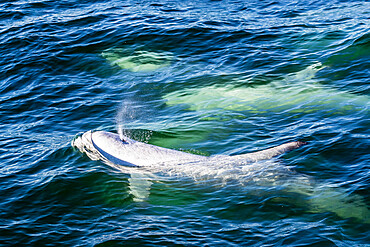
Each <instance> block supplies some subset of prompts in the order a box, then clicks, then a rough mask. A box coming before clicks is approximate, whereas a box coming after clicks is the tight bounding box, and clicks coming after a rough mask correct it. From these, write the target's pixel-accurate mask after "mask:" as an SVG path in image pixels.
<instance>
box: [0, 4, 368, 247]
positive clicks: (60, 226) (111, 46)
mask: <svg viewBox="0 0 370 247" xmlns="http://www.w3.org/2000/svg"><path fill="white" fill-rule="evenodd" d="M369 10H370V4H369V2H368V1H339V0H337V1H334V0H333V1H314V0H307V1H157V2H155V3H154V2H150V1H118V0H106V1H98V0H96V1H74V0H64V1H50V0H39V1H36V0H24V1H23V0H22V1H21V0H15V1H9V2H2V3H0V69H1V72H2V73H1V74H0V117H1V118H0V119H1V124H0V159H1V166H0V177H1V179H0V191H1V193H0V245H1V246H13V245H14V246H95V245H96V246H154V245H158V246H174V245H179V246H182V245H184V246H365V245H370V237H369V236H370V229H369V222H368V221H366V217H369V215H362V216H363V218H362V217H350V216H349V217H345V216H343V215H342V216H340V215H338V214H337V213H336V212H335V210H314V209H312V208H311V206H310V203H309V202H310V200H311V199H312V198H307V197H305V196H302V195H301V196H300V195H299V193H288V192H286V191H284V190H283V189H281V188H280V187H279V186H278V185H276V186H274V185H269V186H266V187H264V188H263V189H261V188H254V186H256V185H253V183H252V184H249V185H250V186H249V187H248V186H244V187H243V186H238V185H236V184H233V183H231V184H230V183H218V182H214V181H213V182H212V181H195V180H193V179H192V178H189V177H181V176H175V177H172V178H168V177H163V178H162V177H161V176H158V177H156V179H155V180H153V181H152V183H153V184H152V185H151V188H150V194H149V196H148V198H146V200H145V201H141V202H137V201H135V200H134V198H133V196H132V195H131V194H130V174H128V173H125V172H122V171H119V170H117V169H114V168H113V167H110V166H108V165H106V164H104V163H102V162H100V161H92V160H90V159H89V158H88V157H87V156H86V155H83V154H81V153H80V152H78V151H77V150H75V149H73V148H72V147H71V145H70V143H71V141H72V140H73V138H74V137H75V136H76V135H77V134H79V133H83V132H85V131H88V130H91V129H93V130H96V129H99V130H106V131H112V132H116V131H119V130H122V131H123V132H124V133H125V134H127V135H130V136H131V137H133V138H134V139H136V140H139V141H144V142H148V143H151V144H155V145H159V146H163V147H167V148H174V149H179V150H184V151H187V152H192V153H196V154H203V155H216V154H226V155H234V154H242V153H247V152H251V151H258V150H261V149H264V148H267V147H272V146H274V145H278V144H282V143H284V142H287V141H293V140H303V141H307V142H308V144H307V145H306V146H304V147H302V148H300V149H299V150H296V151H294V152H291V153H289V154H286V155H283V156H281V157H279V158H278V159H277V160H276V161H274V162H276V163H278V165H283V166H287V167H289V168H290V170H292V174H303V175H304V176H307V177H309V178H310V179H312V180H313V181H316V182H317V183H319V184H322V185H323V186H327V187H330V188H334V190H335V191H338V193H340V195H341V197H343V198H346V197H348V198H352V197H353V198H357V199H358V201H360V202H361V205H365V206H362V208H364V207H365V209H366V207H367V208H368V207H369V205H370V194H369V188H370V187H369V184H370V183H369V182H370V173H369V160H370V154H369V150H370V149H369V137H370V135H369V127H370V124H369V123H370V122H369V116H370V112H369V97H370V95H369V92H370V84H369V79H368V78H369V74H370V73H369V58H370V46H369V41H370V33H369V30H370V29H369V26H370V25H369V24H370V12H369ZM315 68H317V69H315ZM302 71H303V72H302ZM212 90H215V91H212ZM216 92H217V93H219V94H216ZM256 94H259V98H257V99H254V98H253V97H254V96H255V95H256ZM169 96H173V97H172V98H171V97H169ZM252 99H253V100H252ZM262 167H263V166H262ZM318 196H320V195H318ZM301 197H302V198H301ZM297 198H300V199H297ZM322 201H323V202H321V203H324V204H325V203H326V202H329V201H330V199H328V200H326V199H324V200H322ZM353 204H356V202H353ZM334 206H335V207H340V205H334ZM357 208H358V207H353V211H356V210H357ZM365 211H366V210H365Z"/></svg>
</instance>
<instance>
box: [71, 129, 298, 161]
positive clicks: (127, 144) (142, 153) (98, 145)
mask: <svg viewBox="0 0 370 247" xmlns="http://www.w3.org/2000/svg"><path fill="white" fill-rule="evenodd" d="M304 144H305V143H304V142H289V143H285V144H282V145H279V146H276V147H273V148H269V149H266V150H263V151H258V152H254V153H248V154H241V155H235V156H224V155H219V156H211V157H206V156H201V155H195V154H190V153H185V152H181V151H177V150H173V149H168V148H163V147H158V146H154V145H151V144H146V143H143V142H138V141H135V140H132V139H130V138H128V137H124V140H121V138H120V136H119V135H118V134H114V133H111V132H106V131H95V132H92V131H88V132H86V133H84V134H83V135H82V136H81V137H78V138H77V139H75V140H74V141H73V143H72V145H73V146H75V147H77V148H78V149H79V150H80V151H81V152H85V153H87V154H88V155H89V153H90V154H91V153H99V154H100V155H101V156H102V157H104V158H105V159H107V160H108V161H110V162H112V163H115V164H117V165H124V166H134V167H148V166H152V165H154V164H164V163H165V164H167V163H177V164H184V163H188V162H197V161H212V160H214V159H217V160H225V161H227V162H230V163H239V164H240V163H244V164H245V163H251V162H257V161H260V160H265V159H271V158H273V157H275V156H278V155H281V154H283V153H285V152H287V151H291V150H293V149H296V148H298V147H300V146H302V145H304ZM97 158H101V157H94V158H93V159H94V160H95V159H97Z"/></svg>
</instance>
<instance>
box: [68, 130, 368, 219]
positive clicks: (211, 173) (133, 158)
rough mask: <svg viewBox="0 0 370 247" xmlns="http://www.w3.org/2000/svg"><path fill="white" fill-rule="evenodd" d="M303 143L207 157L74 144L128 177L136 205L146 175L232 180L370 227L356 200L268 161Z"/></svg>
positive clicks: (144, 193)
mask: <svg viewBox="0 0 370 247" xmlns="http://www.w3.org/2000/svg"><path fill="white" fill-rule="evenodd" d="M304 144H305V142H299V141H296V142H289V143H285V144H282V145H279V146H276V147H273V148H269V149H266V150H262V151H258V152H253V153H248V154H241V155H234V156H227V155H216V156H210V157H206V156H201V155H195V154H190V153H185V152H181V151H177V150H172V149H167V148H163V147H158V146H154V145H150V144H146V143H143V142H138V141H135V140H132V139H130V138H128V137H123V138H121V137H120V136H119V135H118V134H114V133H110V132H106V131H88V132H86V133H84V134H82V135H81V136H78V137H77V138H75V139H74V140H73V141H72V146H73V147H76V148H78V149H79V150H80V151H81V152H83V153H86V155H87V156H88V157H89V158H91V159H92V160H102V161H104V162H105V163H106V164H108V165H110V166H113V167H115V168H118V169H120V170H122V171H124V172H126V173H129V174H130V175H131V178H130V179H129V183H130V184H129V188H130V193H131V194H132V195H133V199H134V200H135V201H144V200H146V199H147V197H148V196H149V190H150V186H151V184H152V182H151V178H153V177H152V175H150V174H167V175H170V176H187V177H191V178H193V179H195V180H204V181H211V180H215V179H216V180H221V181H222V183H227V182H230V181H234V182H235V181H236V182H238V183H239V184H240V185H244V186H247V185H248V184H250V183H252V184H253V185H257V186H262V187H272V186H278V187H284V188H285V191H286V193H289V194H290V193H296V194H299V195H302V196H303V197H304V198H305V199H304V203H305V204H307V205H305V206H307V207H309V210H310V211H311V212H328V211H329V212H333V213H336V214H337V215H338V216H340V217H342V218H351V217H353V218H355V219H357V220H361V221H362V222H366V223H370V218H369V217H370V212H369V210H368V209H367V205H366V204H365V203H364V202H363V199H362V198H361V197H360V196H354V195H351V196H348V195H347V194H346V193H345V192H344V191H342V190H341V189H340V188H333V186H329V185H325V184H320V183H315V182H314V180H313V179H312V178H310V177H309V176H306V175H303V174H298V173H296V172H293V171H291V170H290V169H289V168H288V167H286V166H284V165H281V164H279V163H278V162H274V160H273V159H272V158H273V157H276V156H279V155H281V154H283V153H285V152H287V151H291V150H293V149H296V148H298V147H301V146H302V145H304ZM271 159H272V161H273V162H271ZM260 192H261V191H259V192H258V193H260Z"/></svg>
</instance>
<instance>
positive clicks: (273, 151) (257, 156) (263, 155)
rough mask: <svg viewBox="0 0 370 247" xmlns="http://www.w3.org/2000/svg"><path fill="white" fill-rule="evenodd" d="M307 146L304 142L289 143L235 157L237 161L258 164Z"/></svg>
mask: <svg viewBox="0 0 370 247" xmlns="http://www.w3.org/2000/svg"><path fill="white" fill-rule="evenodd" d="M306 144H307V142H302V141H295V142H288V143H285V144H282V145H279V146H276V147H273V148H269V149H265V150H262V151H258V152H254V153H248V154H240V155H235V156H233V157H234V158H237V159H246V160H251V161H253V162H256V161H259V160H267V159H271V158H273V157H275V156H279V155H281V154H283V153H286V152H289V151H292V150H294V149H296V148H299V147H301V146H303V145H306Z"/></svg>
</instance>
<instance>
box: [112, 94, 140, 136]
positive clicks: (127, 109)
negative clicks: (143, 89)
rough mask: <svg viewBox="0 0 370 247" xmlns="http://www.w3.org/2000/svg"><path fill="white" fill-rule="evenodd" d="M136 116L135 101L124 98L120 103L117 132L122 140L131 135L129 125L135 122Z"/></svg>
mask: <svg viewBox="0 0 370 247" xmlns="http://www.w3.org/2000/svg"><path fill="white" fill-rule="evenodd" d="M135 116H136V114H135V109H134V107H133V101H131V100H124V101H123V102H122V103H121V104H120V106H119V108H118V110H117V115H116V125H117V133H118V135H119V137H120V138H121V140H124V138H125V136H131V134H130V133H129V131H128V125H130V123H132V122H133V120H134V119H135Z"/></svg>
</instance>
